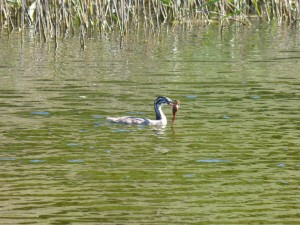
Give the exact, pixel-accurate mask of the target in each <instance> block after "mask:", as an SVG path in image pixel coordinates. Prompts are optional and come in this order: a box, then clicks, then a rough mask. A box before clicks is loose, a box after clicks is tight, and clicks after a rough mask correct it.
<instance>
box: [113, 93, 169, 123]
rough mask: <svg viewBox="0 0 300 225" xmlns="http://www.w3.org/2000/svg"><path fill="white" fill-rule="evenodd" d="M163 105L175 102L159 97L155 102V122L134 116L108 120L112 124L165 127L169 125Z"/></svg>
mask: <svg viewBox="0 0 300 225" xmlns="http://www.w3.org/2000/svg"><path fill="white" fill-rule="evenodd" d="M163 105H173V101H172V100H171V99H169V98H167V97H162V96H160V97H158V98H157V99H156V100H155V101H154V110H155V114H156V119H155V120H150V119H147V118H140V117H133V116H123V117H107V120H108V121H110V122H114V123H122V124H137V125H154V126H165V125H167V118H166V116H165V114H164V113H163V111H162V106H163Z"/></svg>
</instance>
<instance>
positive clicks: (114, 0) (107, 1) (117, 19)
mask: <svg viewBox="0 0 300 225" xmlns="http://www.w3.org/2000/svg"><path fill="white" fill-rule="evenodd" d="M253 15H255V16H256V17H258V18H260V19H262V20H267V21H270V20H272V19H274V18H276V19H278V20H279V21H283V20H285V21H288V22H290V23H294V22H296V21H299V18H300V2H299V1H298V0H276V1H275V0H272V1H271V0H1V1H0V29H1V30H2V31H3V30H7V31H8V32H11V31H13V30H21V31H23V30H24V28H31V29H34V31H35V34H36V35H38V36H39V37H40V38H41V39H44V40H47V39H49V38H54V39H55V38H56V37H57V36H66V35H70V34H74V33H75V32H77V31H79V34H80V40H81V45H82V47H84V39H85V37H86V35H88V36H91V35H93V34H97V33H99V34H101V33H105V32H112V31H118V32H119V33H120V35H124V34H125V33H127V32H128V31H130V29H136V28H140V27H143V28H147V29H150V30H155V29H156V28H159V27H160V26H161V25H162V24H169V25H172V26H179V25H182V26H185V27H188V28H190V27H192V26H199V25H207V24H209V23H211V21H219V22H220V24H224V23H232V22H235V23H239V24H243V25H245V24H249V23H250V21H249V19H248V18H249V17H250V16H253Z"/></svg>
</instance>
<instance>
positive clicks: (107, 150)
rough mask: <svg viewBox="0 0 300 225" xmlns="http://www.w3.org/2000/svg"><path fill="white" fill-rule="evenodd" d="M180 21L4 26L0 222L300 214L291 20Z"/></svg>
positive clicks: (251, 218) (288, 217)
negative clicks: (109, 27)
mask: <svg viewBox="0 0 300 225" xmlns="http://www.w3.org/2000/svg"><path fill="white" fill-rule="evenodd" d="M190 32H191V33H187V32H184V31H174V32H173V31H172V32H166V31H165V30H164V31H163V33H162V36H161V37H159V38H157V37H153V38H147V41H145V40H144V39H143V38H142V37H143V36H142V34H137V35H140V36H135V37H133V36H130V35H129V36H128V37H126V38H125V39H124V42H123V46H122V49H120V45H119V44H120V43H119V42H118V40H116V39H114V38H113V37H111V36H107V37H105V38H103V39H99V40H88V41H87V49H86V51H84V52H83V51H80V49H79V48H78V43H76V42H75V41H73V40H72V39H66V40H65V42H66V45H61V46H59V48H58V49H57V51H56V52H55V51H54V50H53V44H52V43H50V44H38V45H37V44H36V43H35V42H33V41H32V40H30V39H29V37H25V38H28V39H26V40H27V41H26V42H24V43H23V45H21V44H20V42H19V40H18V39H17V38H10V39H5V37H1V38H2V40H3V39H5V41H4V42H2V41H1V42H0V47H1V49H2V51H1V53H0V56H1V54H2V57H0V73H1V77H0V96H1V97H0V119H1V122H0V139H1V142H0V162H1V165H0V171H1V172H0V177H1V185H0V186H1V188H0V190H1V195H0V202H1V203H0V207H1V215H0V223H3V224H21V223H29V224H33V223H37V224H49V223H50V224H52V223H53V224H68V223H72V224H73V223H74V224H99V223H101V224H193V223H194V224H255V223H260V224H270V223H272V224H298V221H299V213H298V211H299V206H298V205H299V200H298V199H299V197H298V196H299V191H298V190H299V188H298V187H299V184H300V183H299V178H298V177H299V168H300V167H299V165H300V158H299V154H298V146H299V144H300V143H299V140H300V139H299V138H300V134H299V127H300V124H299V121H300V120H299V106H300V105H299V97H300V96H299V95H300V90H299V76H298V73H297V72H298V71H299V65H300V62H299V53H300V42H299V39H298V37H299V32H298V29H293V28H291V27H290V28H287V27H284V26H282V27H277V26H274V25H273V24H270V25H269V26H263V25H258V26H256V25H255V26H253V27H249V28H241V27H228V28H225V29H224V30H223V31H222V32H220V30H219V29H218V28H217V27H213V26H210V27H206V28H201V29H199V30H198V29H197V30H194V31H190ZM134 38H137V40H136V39H134ZM134 40H136V41H135V42H133V41H134ZM7 43H9V44H7ZM132 43H134V44H132ZM13 46H14V47H13ZM4 55H5V57H3V56H4ZM8 59H9V60H8ZM158 95H166V96H168V97H170V98H171V99H179V100H180V102H181V103H180V109H179V111H178V114H177V118H176V120H175V124H173V125H172V124H170V122H169V124H168V125H167V126H166V127H164V128H158V127H145V126H127V125H118V124H112V123H108V122H107V121H106V117H107V116H138V117H146V118H152V119H153V118H154V110H153V100H154V99H155V98H156V97H157V96H158ZM171 110H172V109H171V108H170V107H164V112H165V114H166V116H167V117H168V118H169V121H170V118H171Z"/></svg>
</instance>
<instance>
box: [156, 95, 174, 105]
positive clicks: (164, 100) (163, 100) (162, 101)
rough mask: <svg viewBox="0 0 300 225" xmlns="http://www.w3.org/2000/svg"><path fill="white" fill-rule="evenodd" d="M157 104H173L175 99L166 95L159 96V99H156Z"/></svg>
mask: <svg viewBox="0 0 300 225" xmlns="http://www.w3.org/2000/svg"><path fill="white" fill-rule="evenodd" d="M154 104H155V105H173V101H172V100H171V99H170V98H168V97H165V96H159V97H158V98H157V99H155V101H154Z"/></svg>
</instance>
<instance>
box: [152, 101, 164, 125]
mask: <svg viewBox="0 0 300 225" xmlns="http://www.w3.org/2000/svg"><path fill="white" fill-rule="evenodd" d="M154 109H155V114H156V120H161V121H163V122H167V118H166V116H165V114H164V112H163V111H162V105H159V104H154Z"/></svg>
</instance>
